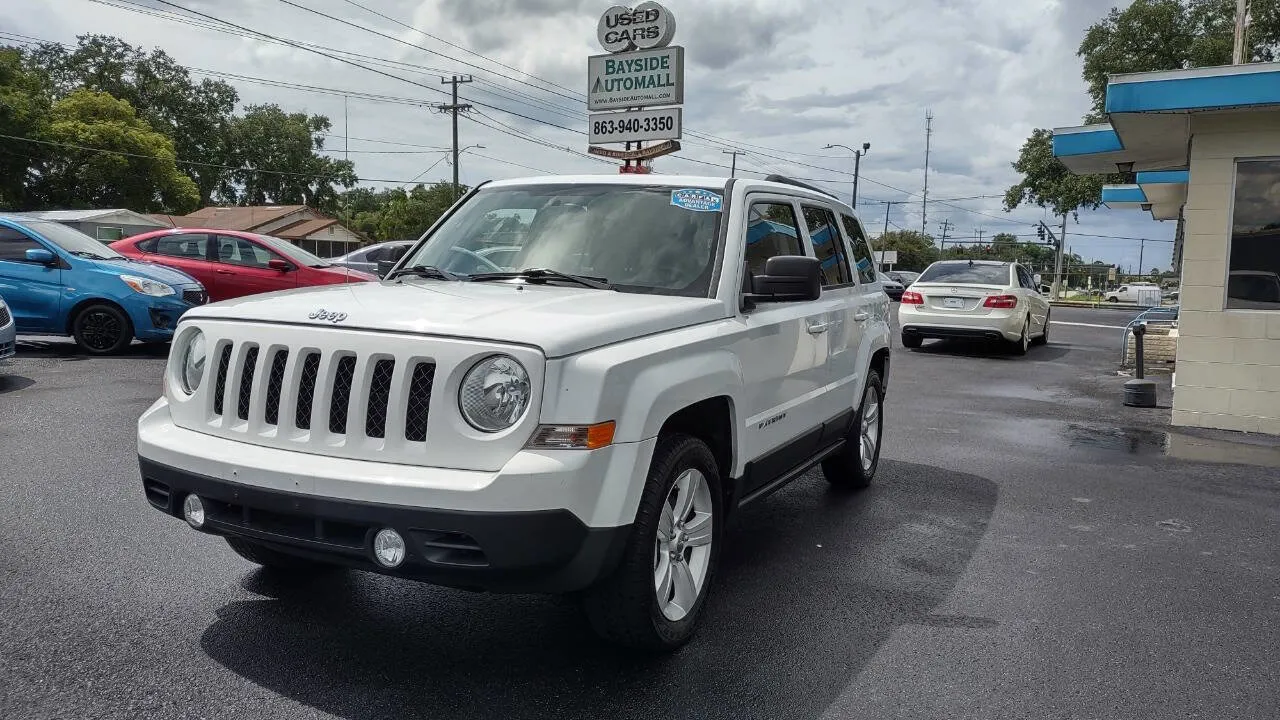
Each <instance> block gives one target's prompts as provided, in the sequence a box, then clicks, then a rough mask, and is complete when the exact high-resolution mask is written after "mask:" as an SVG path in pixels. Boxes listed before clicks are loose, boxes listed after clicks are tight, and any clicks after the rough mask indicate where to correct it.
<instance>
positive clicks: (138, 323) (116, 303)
mask: <svg viewBox="0 0 1280 720" xmlns="http://www.w3.org/2000/svg"><path fill="white" fill-rule="evenodd" d="M0 295H2V296H3V297H4V299H5V302H6V304H7V306H8V310H7V312H8V314H10V315H12V317H13V320H14V324H15V325H16V330H17V331H18V332H20V333H22V334H24V335H70V336H72V337H73V338H75V341H76V344H78V345H79V346H80V347H81V348H82V349H83V350H84V351H85V352H88V353H90V354H94V355H106V354H111V353H115V352H119V351H120V350H123V349H124V348H125V347H126V346H127V345H128V344H129V343H130V342H132V341H133V339H134V338H137V339H138V340H143V341H152V342H155V341H159V342H163V341H167V340H169V339H170V338H171V337H173V330H174V328H175V327H176V326H177V324H178V319H179V318H180V317H182V315H183V313H185V312H186V311H187V310H189V309H191V308H192V307H194V306H196V305H200V304H203V303H204V302H205V301H206V299H207V296H206V294H205V289H204V287H203V286H202V285H201V284H200V283H199V282H197V281H196V280H195V278H192V277H191V276H190V275H187V274H186V273H183V272H181V271H179V270H174V269H171V268H166V267H161V266H159V265H152V264H150V263H141V262H135V261H132V260H130V259H129V258H127V257H125V256H123V255H121V254H120V253H118V252H116V251H114V250H112V249H111V248H110V247H108V246H106V245H103V244H102V243H101V242H99V241H97V240H95V239H93V238H91V237H89V236H88V235H85V234H84V233H82V232H80V231H79V230H73V229H72V228H70V227H67V226H66V225H63V224H61V223H56V222H53V221H49V220H33V219H31V218H26V217H19V216H12V215H10V216H5V215H0ZM3 325H4V323H0V326H3ZM6 337H8V336H6Z"/></svg>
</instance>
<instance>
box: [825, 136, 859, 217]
mask: <svg viewBox="0 0 1280 720" xmlns="http://www.w3.org/2000/svg"><path fill="white" fill-rule="evenodd" d="M832 148H844V149H845V150H848V151H849V152H851V153H853V202H852V204H851V207H853V209H854V210H857V209H858V171H859V170H861V168H862V156H863V155H866V154H867V153H868V152H870V151H871V143H868V142H864V143H862V149H861V150H854V149H853V148H851V147H849V146H848V145H841V144H840V143H836V144H834V145H828V146H826V147H824V148H822V149H823V150H830V149H832Z"/></svg>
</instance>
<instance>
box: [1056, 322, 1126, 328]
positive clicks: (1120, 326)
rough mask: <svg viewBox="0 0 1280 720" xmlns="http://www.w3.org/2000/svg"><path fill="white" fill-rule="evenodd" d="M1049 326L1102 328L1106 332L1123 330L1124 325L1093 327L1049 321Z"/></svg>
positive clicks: (1084, 324)
mask: <svg viewBox="0 0 1280 720" xmlns="http://www.w3.org/2000/svg"><path fill="white" fill-rule="evenodd" d="M1049 324H1050V325H1070V326H1072V327H1091V328H1103V329H1106V330H1123V329H1124V328H1125V326H1124V325H1094V324H1093V323H1073V322H1063V321H1061V320H1050V321H1049Z"/></svg>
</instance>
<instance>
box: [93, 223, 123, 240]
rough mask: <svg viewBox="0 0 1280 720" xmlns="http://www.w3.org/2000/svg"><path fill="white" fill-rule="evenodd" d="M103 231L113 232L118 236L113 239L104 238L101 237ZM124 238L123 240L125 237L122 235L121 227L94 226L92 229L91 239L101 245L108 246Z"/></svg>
mask: <svg viewBox="0 0 1280 720" xmlns="http://www.w3.org/2000/svg"><path fill="white" fill-rule="evenodd" d="M103 230H114V231H116V233H118V234H117V235H116V236H115V237H111V238H104V237H102V231H103ZM124 238H125V235H124V228H123V227H120V226H117V225H94V227H93V239H94V240H97V241H99V242H101V243H103V244H106V245H110V244H111V243H113V242H115V241H117V240H123V239H124Z"/></svg>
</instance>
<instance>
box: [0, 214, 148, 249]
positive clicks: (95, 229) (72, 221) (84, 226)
mask: <svg viewBox="0 0 1280 720" xmlns="http://www.w3.org/2000/svg"><path fill="white" fill-rule="evenodd" d="M14 214H16V215H22V216H25V217H30V218H39V219H41V220H52V221H54V222H58V223H62V224H63V225H66V226H67V227H71V228H75V229H76V230H79V231H80V232H82V233H84V234H85V235H88V236H89V237H92V238H97V239H99V240H101V241H102V242H107V243H109V242H115V241H116V240H119V239H120V238H126V237H129V236H130V235H139V234H141V233H144V232H151V231H152V230H160V229H162V228H166V227H173V226H172V225H169V224H167V223H165V222H163V221H161V220H158V219H156V218H155V217H153V216H151V215H144V214H142V213H138V212H134V211H132V210H124V209H119V208H118V209H115V210H38V211H33V212H24V213H14Z"/></svg>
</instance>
